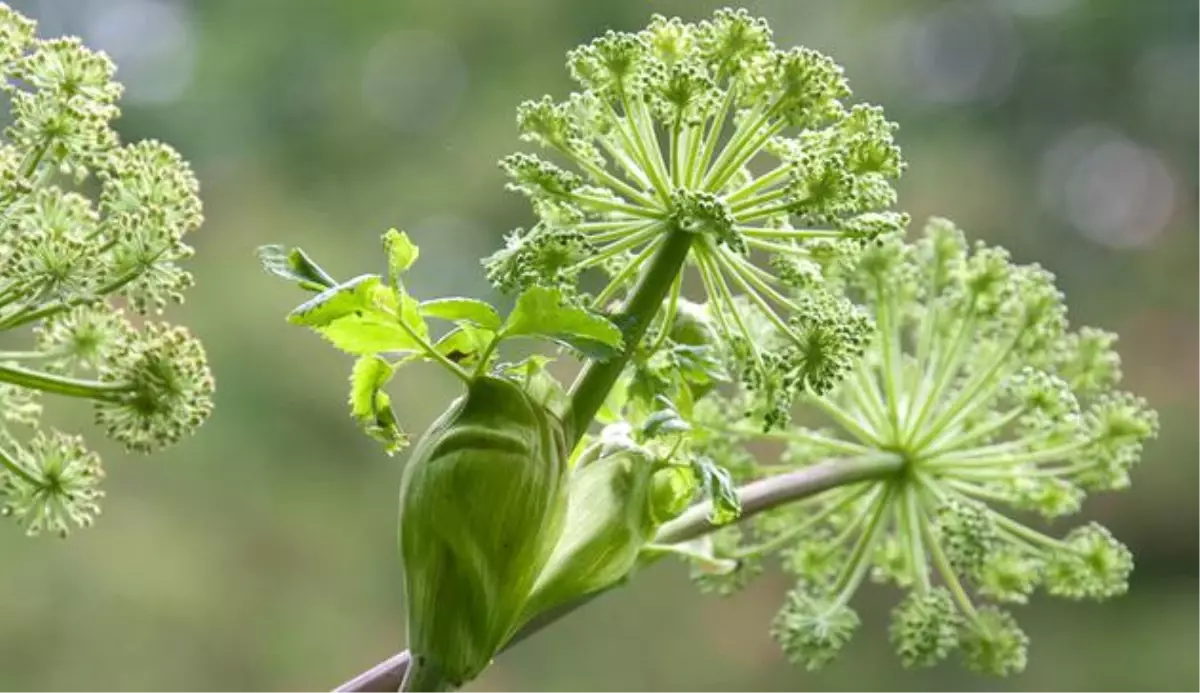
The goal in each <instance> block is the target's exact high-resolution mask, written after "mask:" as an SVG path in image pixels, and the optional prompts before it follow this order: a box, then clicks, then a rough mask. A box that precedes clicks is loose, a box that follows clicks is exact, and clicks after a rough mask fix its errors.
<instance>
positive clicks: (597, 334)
mask: <svg viewBox="0 0 1200 693" xmlns="http://www.w3.org/2000/svg"><path fill="white" fill-rule="evenodd" d="M500 333H501V334H502V335H504V336H505V337H517V336H522V335H528V336H540V337H547V338H549V339H553V340H555V341H557V342H561V343H563V344H566V345H567V346H570V347H573V348H575V349H578V350H579V351H582V352H584V353H585V354H587V355H589V356H591V357H593V358H597V359H603V358H608V357H611V356H612V355H613V354H614V353H615V352H617V351H619V350H620V349H621V346H622V344H623V341H622V338H621V330H619V329H618V328H617V326H616V325H614V324H612V323H611V322H610V321H608V320H607V319H605V318H603V317H601V316H600V315H597V314H595V313H592V312H591V311H588V310H587V309H585V308H581V307H579V306H573V305H571V304H569V303H567V302H566V301H564V300H563V297H562V294H561V293H560V292H559V291H558V290H557V289H549V288H546V287H542V286H535V287H532V288H530V289H527V290H526V291H525V292H524V293H522V294H521V295H520V297H518V298H517V305H516V307H515V308H514V309H513V312H512V313H511V314H510V315H509V316H508V322H506V323H505V325H504V328H503V329H502V330H501V332H500Z"/></svg>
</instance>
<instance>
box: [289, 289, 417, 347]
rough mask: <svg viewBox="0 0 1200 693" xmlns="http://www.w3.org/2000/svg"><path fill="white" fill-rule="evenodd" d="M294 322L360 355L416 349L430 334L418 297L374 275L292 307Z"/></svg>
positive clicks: (337, 345) (335, 344) (327, 291)
mask: <svg viewBox="0 0 1200 693" xmlns="http://www.w3.org/2000/svg"><path fill="white" fill-rule="evenodd" d="M288 321H289V322H291V323H293V324H297V325H304V326H307V327H311V328H313V330H315V331H316V332H317V333H318V334H320V335H321V336H322V337H324V338H325V339H327V340H329V341H330V343H332V344H333V345H334V346H335V347H337V348H338V349H341V350H342V351H345V352H347V353H349V354H355V355H359V356H362V355H365V354H378V353H382V352H405V351H416V350H418V349H420V348H421V342H420V341H419V340H420V339H427V338H428V335H429V330H428V328H427V327H426V325H425V321H424V320H423V319H422V318H421V315H420V306H419V305H418V303H417V301H416V300H415V299H413V298H412V297H411V296H408V295H407V294H403V293H399V292H397V291H396V290H395V289H392V288H391V287H387V286H384V285H383V284H382V280H381V278H380V277H379V276H378V275H374V274H367V275H363V276H360V277H356V278H354V279H351V280H350V281H348V282H345V283H343V284H339V285H338V286H335V287H333V288H331V289H327V290H325V291H323V292H321V293H320V294H319V295H317V296H315V297H313V298H312V299H311V300H309V301H307V302H305V303H304V304H302V305H301V306H300V307H298V308H296V309H295V310H294V311H292V312H291V314H289V315H288ZM402 321H403V322H402ZM405 327H407V328H408V329H405ZM414 334H415V337H414Z"/></svg>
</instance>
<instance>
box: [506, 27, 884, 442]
mask: <svg viewBox="0 0 1200 693" xmlns="http://www.w3.org/2000/svg"><path fill="white" fill-rule="evenodd" d="M567 63H568V68H569V70H570V73H571V76H572V77H573V78H574V80H575V81H576V82H577V83H578V85H579V91H578V92H576V93H573V94H571V96H570V97H569V98H568V99H566V100H565V101H561V102H557V101H555V100H554V99H552V98H551V97H549V96H546V97H543V98H542V99H539V100H534V101H528V102H526V103H524V104H522V105H521V106H520V108H519V109H518V112H517V125H518V127H519V129H520V132H521V137H522V139H524V140H526V141H528V142H531V143H534V144H537V145H540V146H541V147H543V148H544V149H546V150H548V151H549V152H550V153H551V155H552V156H554V157H555V158H556V159H557V160H558V161H559V162H561V164H562V165H560V164H557V163H554V162H552V161H549V160H547V159H542V158H539V157H537V156H534V155H531V154H524V153H521V154H513V155H511V156H509V157H507V158H505V159H504V160H503V161H502V162H501V167H502V168H503V169H504V171H505V172H506V173H507V174H508V176H509V178H510V179H511V183H510V186H509V187H510V188H511V189H512V190H515V191H517V192H520V193H522V194H523V195H525V196H526V197H528V198H529V199H530V201H531V202H532V204H533V207H534V210H535V212H536V213H537V217H538V222H537V224H535V225H534V226H532V227H531V228H529V229H518V230H516V231H515V232H513V233H512V234H511V235H510V236H509V237H508V239H507V242H506V245H505V247H504V248H502V249H501V250H499V251H498V252H496V253H495V254H494V255H492V256H491V257H490V258H488V259H486V260H485V266H486V268H487V273H488V276H489V278H490V279H491V281H492V282H493V283H494V284H495V285H496V286H498V287H500V288H501V289H503V290H506V291H518V290H522V289H526V288H528V287H530V286H537V285H543V286H550V287H555V288H559V289H561V290H563V291H564V293H567V294H570V295H575V296H577V298H578V300H580V301H581V302H583V303H585V304H586V305H588V306H590V307H592V308H594V309H597V310H604V309H606V308H608V307H609V306H610V305H612V303H613V302H614V301H615V300H616V299H618V298H620V297H621V296H622V295H623V294H625V293H627V292H628V291H629V290H630V288H631V286H633V285H634V282H635V280H636V279H637V278H638V277H639V275H640V274H642V273H643V272H644V270H645V268H646V266H647V264H648V263H649V262H650V260H651V259H652V258H653V257H654V256H655V254H656V252H657V251H659V250H660V249H661V248H663V247H664V246H665V245H666V244H667V242H668V240H669V238H671V237H672V236H673V235H678V234H687V235H688V236H690V238H691V240H690V241H689V243H690V250H689V254H688V260H687V265H688V267H690V268H691V269H692V271H694V272H695V273H696V274H697V275H698V277H699V280H700V283H701V285H702V286H703V288H704V291H705V293H706V294H707V296H708V306H709V309H710V311H711V313H712V315H713V318H714V320H715V322H714V326H715V329H717V330H718V331H719V332H721V334H722V335H723V337H724V338H725V339H726V340H727V341H730V342H736V343H738V344H739V345H740V348H739V350H738V352H737V354H738V360H739V364H738V368H739V369H740V370H741V371H743V372H744V373H745V374H746V379H747V381H749V382H753V383H754V386H755V388H756V392H757V394H758V396H757V401H756V402H755V403H753V405H752V411H753V412H754V413H755V414H757V415H759V416H760V417H761V419H762V421H763V423H764V425H765V427H767V428H773V427H776V426H779V425H782V424H783V423H784V422H786V420H787V414H786V412H787V410H788V409H789V407H790V404H791V402H792V400H793V399H794V397H795V396H796V395H797V394H798V393H800V392H807V391H811V392H824V391H825V390H827V389H829V388H830V387H831V386H832V385H833V384H834V383H835V382H836V381H837V380H838V379H839V378H840V377H841V375H842V373H843V372H844V371H845V369H846V367H847V366H848V364H849V363H850V361H852V360H853V358H854V356H855V355H856V354H857V353H859V352H860V351H861V348H862V346H863V344H864V341H865V338H866V336H867V334H868V333H869V331H870V328H869V325H868V322H867V320H865V319H864V317H863V316H862V315H861V314H859V312H858V311H856V310H854V309H853V307H852V306H850V305H849V304H847V303H845V302H844V301H841V300H840V299H836V298H834V297H832V296H829V295H826V294H824V293H823V290H822V288H821V286H820V284H819V282H806V281H805V280H804V277H805V276H807V275H806V272H808V273H811V272H810V270H811V268H813V267H816V266H817V263H818V262H819V261H820V260H821V259H823V258H828V257H830V256H832V255H836V256H849V257H853V256H855V255H856V254H857V253H858V252H859V251H861V249H862V248H863V247H865V246H868V245H870V242H871V241H873V240H876V239H879V238H882V237H886V236H889V235H895V234H896V233H897V232H899V231H901V230H902V229H903V228H904V227H905V226H906V225H907V221H908V220H907V217H906V216H905V215H903V214H899V213H895V212H889V211H886V210H887V208H888V207H890V206H891V205H892V204H893V203H894V202H895V198H896V195H895V191H894V189H893V187H892V182H893V179H895V178H896V177H898V176H899V175H900V174H901V172H902V171H903V169H904V162H903V160H902V159H901V156H900V151H899V149H898V148H897V147H896V145H895V144H894V143H893V139H892V137H893V132H894V130H895V125H894V124H892V123H890V122H888V121H887V120H886V119H885V118H884V116H883V113H882V111H881V110H880V109H878V108H876V107H873V106H867V105H847V104H845V103H844V101H845V100H846V99H847V98H848V97H849V96H850V89H849V87H848V85H847V83H846V79H845V77H844V75H843V73H842V70H841V68H840V67H839V66H838V65H836V64H835V63H834V62H833V61H832V60H830V59H829V58H828V57H826V56H824V55H821V54H819V53H817V52H815V51H812V50H809V49H804V48H797V49H792V50H782V49H779V48H776V47H775V45H774V43H773V41H772V35H771V31H770V28H769V27H768V26H767V25H766V23H765V22H764V21H763V20H761V19H756V18H753V17H751V16H750V15H748V14H747V13H746V12H745V11H743V10H738V11H734V10H718V11H717V12H716V13H715V14H714V15H713V16H712V17H711V18H710V19H708V20H706V21H701V22H699V23H695V24H689V23H684V22H682V21H680V20H679V19H665V18H663V17H661V16H655V17H654V18H653V20H652V21H651V22H650V24H649V26H648V27H647V28H646V29H644V30H643V31H640V32H637V33H617V32H609V33H607V34H605V35H604V36H602V37H601V38H599V39H597V40H595V41H594V42H592V43H591V44H588V45H585V46H582V47H580V48H578V49H576V50H574V51H572V52H571V53H570V54H569V56H568V61H567ZM756 257H760V258H763V259H766V260H767V261H768V262H769V263H770V264H771V265H773V266H782V267H787V268H790V271H788V272H769V271H767V270H765V269H763V268H762V267H761V266H760V265H761V264H762V263H756V262H755V258H756ZM589 269H597V270H600V271H601V272H602V273H603V274H604V275H606V277H607V279H606V283H605V284H604V285H603V288H601V289H600V290H599V291H598V292H596V293H595V294H594V295H591V294H586V293H583V292H581V291H580V289H579V283H580V281H581V278H582V277H583V274H584V273H585V271H587V270H589ZM674 281H675V286H674V289H673V293H674V294H675V295H678V293H679V287H680V285H681V284H682V282H683V281H684V273H682V272H680V273H678V274H677V276H676V277H675V278H674ZM796 283H803V284H805V285H806V287H807V288H808V289H810V290H809V291H808V292H806V295H805V297H804V298H796V297H794V295H793V294H792V293H791V292H790V291H789V287H790V286H792V285H794V284H796ZM743 302H747V303H749V305H752V306H754V307H756V308H757V309H759V310H760V311H761V312H762V314H763V315H765V316H766V317H767V318H768V319H769V320H770V322H771V324H772V325H773V326H774V328H775V329H776V330H777V331H778V333H779V335H781V340H780V341H779V342H778V343H777V344H774V345H772V346H771V347H769V348H766V347H764V346H763V345H761V344H759V343H758V342H756V340H755V339H754V335H753V334H752V333H751V331H750V328H749V326H748V325H747V324H745V321H744V320H742V319H741V315H742V313H743V309H744V306H743V305H742V303H743ZM674 305H675V304H674V303H672V304H671V307H670V308H669V310H668V315H667V316H666V319H665V320H666V324H667V326H668V329H669V325H670V323H671V321H672V320H673V319H674V313H673V312H671V310H673V306H674Z"/></svg>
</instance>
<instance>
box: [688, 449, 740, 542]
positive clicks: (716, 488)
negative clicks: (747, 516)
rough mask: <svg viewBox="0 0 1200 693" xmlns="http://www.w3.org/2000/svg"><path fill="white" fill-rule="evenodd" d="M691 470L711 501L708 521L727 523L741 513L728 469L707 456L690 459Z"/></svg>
mask: <svg viewBox="0 0 1200 693" xmlns="http://www.w3.org/2000/svg"><path fill="white" fill-rule="evenodd" d="M692 470H693V471H694V472H695V473H696V476H698V477H699V478H700V484H701V486H703V487H704V492H705V494H706V495H707V496H708V499H709V500H710V501H712V512H710V513H709V515H708V521H709V522H711V523H712V524H714V525H718V526H720V525H727V524H729V523H730V522H733V521H734V520H736V519H738V517H740V516H741V514H742V500H741V499H740V498H738V494H737V486H736V485H735V484H734V483H733V477H731V476H730V475H729V470H727V469H725V468H724V467H722V466H720V465H719V464H717V463H716V462H714V461H713V460H712V459H711V458H709V457H697V458H695V459H693V460H692Z"/></svg>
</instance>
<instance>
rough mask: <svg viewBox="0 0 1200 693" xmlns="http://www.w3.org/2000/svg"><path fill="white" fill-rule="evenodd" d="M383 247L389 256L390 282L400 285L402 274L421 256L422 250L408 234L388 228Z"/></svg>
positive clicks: (393, 284)
mask: <svg viewBox="0 0 1200 693" xmlns="http://www.w3.org/2000/svg"><path fill="white" fill-rule="evenodd" d="M383 249H384V251H385V252H386V253H387V258H388V283H390V284H391V285H392V286H399V283H400V275H401V274H404V272H405V271H407V270H408V268H409V267H412V266H413V263H414V262H416V261H417V258H418V257H419V256H420V254H421V253H420V250H419V249H418V248H417V246H415V245H413V242H412V241H410V240H409V239H408V234H407V233H404V232H403V231H397V230H396V229H388V231H387V233H385V234H383Z"/></svg>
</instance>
